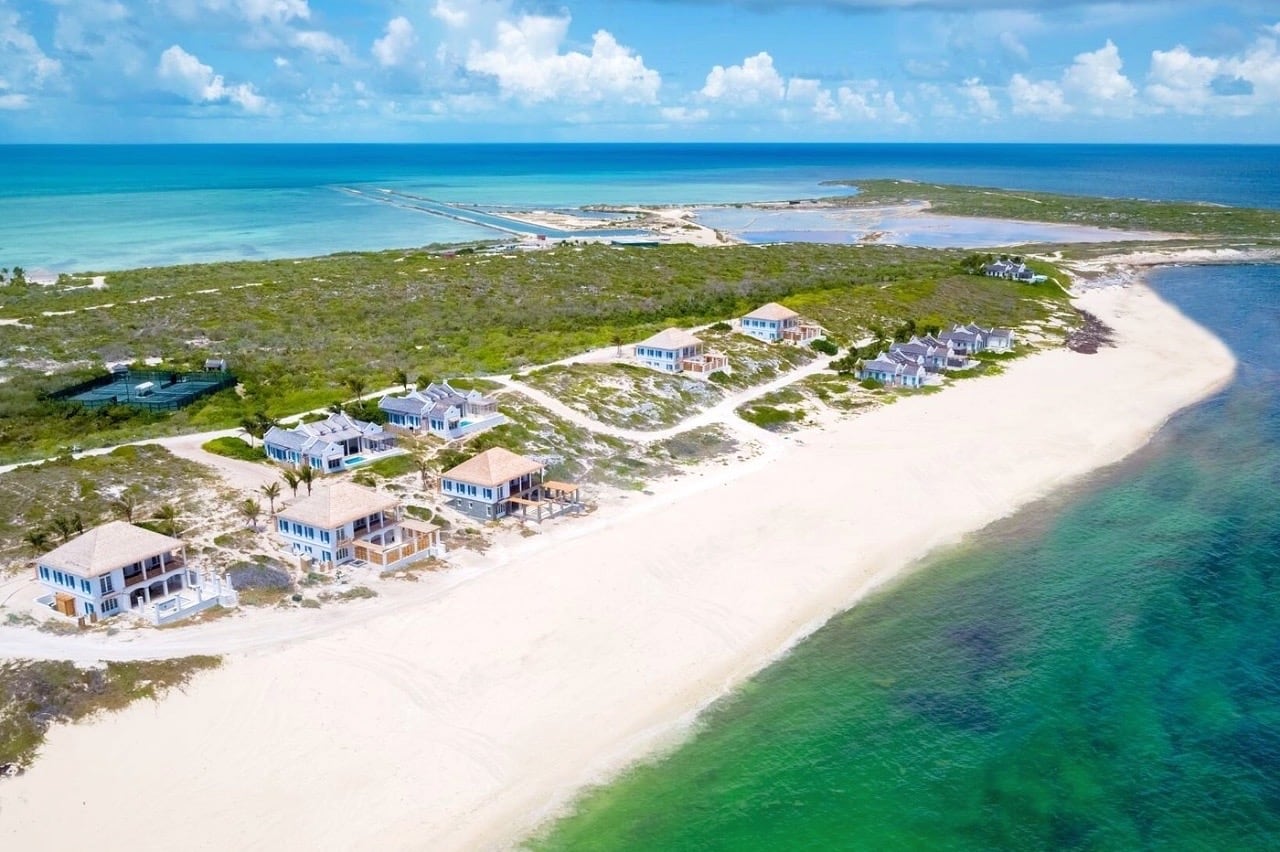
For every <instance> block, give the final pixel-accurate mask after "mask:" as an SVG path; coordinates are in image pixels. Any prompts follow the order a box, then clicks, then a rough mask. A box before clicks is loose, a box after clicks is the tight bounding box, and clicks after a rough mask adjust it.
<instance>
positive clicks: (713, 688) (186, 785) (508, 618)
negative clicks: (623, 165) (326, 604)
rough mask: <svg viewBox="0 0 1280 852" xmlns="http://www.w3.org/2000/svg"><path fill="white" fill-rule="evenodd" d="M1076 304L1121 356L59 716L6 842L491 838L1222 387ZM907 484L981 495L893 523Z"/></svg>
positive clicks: (1009, 376)
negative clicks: (170, 830) (141, 818)
mask: <svg viewBox="0 0 1280 852" xmlns="http://www.w3.org/2000/svg"><path fill="white" fill-rule="evenodd" d="M1082 301H1083V303H1084V304H1083V307H1085V308H1087V309H1088V310H1090V311H1091V312H1093V313H1095V314H1096V315H1098V316H1099V317H1101V318H1103V319H1104V320H1105V321H1107V322H1109V323H1111V324H1112V325H1113V326H1114V327H1115V329H1116V331H1117V334H1118V339H1119V340H1120V341H1121V345H1120V346H1119V347H1118V348H1114V349H1105V350H1103V351H1102V352H1100V353H1099V354H1097V355H1091V356H1090V355H1077V354H1074V353H1071V352H1069V351H1065V350H1055V351H1051V352H1046V353H1042V354H1039V355H1036V356H1033V357H1031V358H1027V359H1025V360H1023V361H1019V362H1015V363H1013V364H1011V365H1010V366H1009V368H1008V370H1007V372H1006V373H1004V374H1003V375H1000V376H997V377H994V378H990V379H984V380H981V381H974V382H967V383H961V384H959V385H957V386H955V387H953V388H951V389H949V390H948V391H947V392H946V393H944V394H937V395H930V396H918V397H910V398H906V399H903V400H901V401H900V402H898V403H897V404H895V405H892V406H885V407H883V408H879V409H877V410H874V411H872V412H869V413H867V414H865V415H863V416H861V417H858V418H854V419H852V420H849V421H847V422H843V423H840V424H839V425H837V426H835V427H833V428H830V429H829V430H827V431H825V432H820V433H816V434H806V443H805V445H803V446H796V445H795V444H794V442H788V443H787V444H786V445H785V446H784V447H783V448H781V449H779V450H778V451H777V452H776V453H773V454H768V455H766V456H762V457H760V458H759V459H754V460H752V461H748V462H745V463H742V464H741V465H738V466H735V467H734V468H730V469H728V472H727V473H726V474H725V476H724V477H721V478H715V477H708V478H706V479H699V478H691V479H690V480H689V481H688V482H685V483H684V484H682V485H681V486H680V487H677V488H674V489H672V491H671V492H669V493H668V494H667V495H666V496H665V497H664V498H662V499H657V500H654V501H653V502H650V503H645V504H642V505H641V507H640V508H639V509H638V510H636V511H633V512H630V513H627V514H625V515H620V516H617V517H615V518H608V517H601V516H594V517H592V518H589V519H587V520H586V521H584V523H583V525H582V526H581V527H578V526H576V525H572V524H567V525H565V526H564V527H563V529H564V530H565V531H572V532H571V533H570V534H567V535H564V536H562V537H559V538H553V537H551V536H548V537H546V538H547V539H548V541H543V540H542V538H541V537H540V538H539V539H534V540H532V541H534V542H536V543H537V544H538V545H539V547H538V549H534V550H530V551H529V552H527V553H520V552H518V551H517V550H513V551H512V556H513V557H514V558H512V559H511V560H510V561H509V562H508V563H507V564H506V565H504V566H502V567H501V568H498V569H495V570H491V571H487V572H484V573H479V574H477V575H475V576H474V577H473V578H472V579H470V580H469V581H467V582H464V583H460V584H458V585H457V586H456V587H455V588H453V589H451V590H450V591H449V593H448V594H442V595H439V596H438V597H435V598H433V599H431V600H426V601H423V602H422V604H421V605H420V606H417V607H407V608H402V609H397V610H395V611H390V612H387V613H385V614H383V615H379V616H377V617H374V618H371V619H369V620H367V621H365V622H364V623H362V624H359V625H354V626H349V627H341V628H340V629H337V630H334V631H332V632H329V633H326V634H323V635H321V636H319V637H318V638H314V639H309V640H305V641H298V642H294V643H292V644H290V645H287V646H285V647H278V648H273V649H272V650H271V651H270V652H269V653H267V652H266V651H264V650H257V651H251V652H248V653H241V654H237V655H234V656H232V657H231V659H230V660H229V663H228V665H227V666H226V667H224V668H223V669H222V670H220V671H217V672H213V673H210V674H208V675H205V676H201V677H200V678H199V679H197V681H196V682H195V683H194V684H193V685H192V686H191V687H190V688H189V689H188V690H187V691H186V692H185V693H183V694H178V695H174V696H172V697H171V698H169V699H167V700H166V701H165V702H164V703H163V704H162V705H158V706H157V705H154V704H146V705H139V706H134V707H131V708H129V709H127V710H125V711H124V712H122V713H119V714H115V715H112V716H110V717H106V718H103V719H100V720H98V721H95V722H93V723H91V724H85V725H76V726H70V727H63V728H59V729H56V730H54V731H53V732H51V736H50V738H49V742H48V744H47V746H46V748H45V749H44V753H43V754H42V756H41V758H40V760H39V762H38V763H37V764H36V766H35V767H34V768H33V769H32V770H31V771H30V772H29V773H28V774H27V775H26V776H24V777H21V778H18V779H15V780H12V781H8V782H5V787H4V791H3V792H4V806H3V808H2V809H0V843H3V844H4V845H5V846H6V848H10V847H11V848H20V849H40V848H54V847H57V846H59V845H60V843H61V839H60V837H59V836H58V834H57V832H54V831H51V830H50V826H56V825H59V824H64V823H66V822H68V821H70V820H74V821H75V823H76V824H78V825H107V824H113V821H115V820H118V818H119V815H120V814H122V813H128V812H131V811H133V810H135V809H136V807H137V806H138V802H139V797H140V796H142V797H144V798H145V802H146V807H147V808H148V810H149V812H152V813H157V814H181V815H183V816H182V817H181V818H182V819H184V820H198V819H199V816H200V815H203V814H205V813H206V810H205V809H203V808H200V809H196V810H195V811H192V809H191V805H192V803H194V802H201V803H210V805H211V807H210V808H209V809H208V810H209V811H210V813H209V816H210V818H208V819H206V820H205V821H203V822H199V824H198V827H194V826H193V827H192V829H191V830H190V831H187V832H184V835H183V842H184V845H187V846H189V847H193V848H210V849H225V848H242V847H248V848H307V849H350V848H378V849H384V848H389V849H422V848H430V849H433V850H451V849H468V850H470V849H486V848H495V847H504V846H507V845H509V844H510V843H511V842H513V840H514V839H515V838H517V837H519V836H520V835H521V834H522V833H523V832H524V831H525V830H526V829H528V828H529V827H530V826H532V825H533V824H535V823H536V822H537V821H538V820H539V819H540V818H541V817H543V816H545V815H546V814H548V813H550V812H551V811H552V810H553V809H554V808H556V807H558V806H560V805H562V804H563V803H564V802H565V801H566V798H567V797H568V796H569V795H570V794H571V792H572V791H573V790H575V789H577V788H578V787H580V786H581V785H582V784H584V783H587V782H590V781H592V780H593V779H600V778H603V777H606V776H607V775H608V774H610V773H612V772H614V771H616V770H617V769H618V768H619V767H621V766H623V765H625V763H626V762H627V761H629V760H630V759H632V758H633V757H634V756H635V755H637V754H640V753H643V752H644V751H646V750H647V749H650V748H652V747H653V746H655V745H656V744H659V743H661V742H663V741H665V740H667V739H669V738H670V737H671V736H672V735H673V734H675V733H676V732H678V731H679V730H680V729H681V726H682V724H684V723H685V722H687V720H688V719H690V718H691V716H692V714H694V713H695V712H696V711H697V710H698V709H699V708H700V707H702V706H704V705H705V703H706V702H707V701H708V700H711V699H712V698H714V697H715V696H716V695H719V694H721V693H722V692H723V691H724V690H726V689H728V688H731V687H732V686H733V685H734V684H736V683H739V682H740V681H741V680H742V679H743V678H745V677H747V676H749V675H750V674H751V673H752V672H754V671H756V670H757V669H758V668H759V667H760V666H762V665H764V664H766V663H767V662H768V661H769V660H770V659H772V658H773V657H774V656H775V655H776V654H777V653H778V652H779V650H780V649H783V648H785V647H786V646H787V645H788V643H789V642H791V641H793V640H795V639H796V638H797V637H799V636H802V635H804V634H805V633H806V632H808V631H809V630H811V629H812V628H814V627H815V626H817V625H819V624H820V623H821V622H822V621H824V620H825V619H826V618H828V617H829V616H830V615H832V614H833V613H834V612H836V611H838V610H840V609H843V608H844V607H846V606H848V605H849V604H851V603H853V602H854V601H856V600H857V599H858V598H859V597H860V596H861V595H863V594H865V593H866V591H867V590H869V589H870V588H873V587H874V586H875V585H876V584H878V583H880V582H882V581H884V580H885V579H887V578H890V577H892V576H894V575H895V574H896V573H898V572H899V571H900V570H901V569H902V568H903V567H904V566H905V565H907V564H909V563H910V562H911V561H912V560H914V559H917V558H919V557H920V556H923V555H925V554H927V553H928V552H929V551H931V550H933V549H935V548H937V547H940V546H944V545H947V544H950V543H952V542H955V541H956V540H957V539H958V538H959V537H961V536H962V535H963V534H964V533H966V532H968V531H971V530H974V529H977V528H980V527H981V526H983V525H985V524H987V523H989V522H991V521H993V520H996V519H998V518H1000V517H1002V516H1004V515H1006V514H1008V513H1009V512H1010V511H1012V510H1013V509H1014V508H1015V507H1017V506H1019V505H1022V504H1025V503H1027V502H1028V501H1031V500H1034V499H1036V498H1038V497H1041V496H1043V495H1045V494H1046V493H1047V492H1049V491H1050V490H1052V489H1054V488H1056V487H1058V486H1060V485H1062V484H1064V483H1067V482H1070V481H1072V480H1075V479H1077V478H1079V477H1080V476H1082V475H1084V474H1086V473H1087V472H1089V471H1090V470H1092V469H1094V468H1096V467H1098V466H1100V465H1105V464H1108V463H1111V462H1114V461H1117V460H1119V459H1120V458H1122V457H1124V456H1125V455H1127V454H1128V453H1130V452H1132V451H1133V450H1134V449H1136V448H1138V447H1139V446H1141V445H1142V444H1143V443H1144V442H1145V441H1146V440H1147V439H1148V438H1149V436H1150V435H1151V434H1152V433H1153V432H1154V431H1155V430H1156V429H1157V428H1158V427H1159V426H1160V425H1161V423H1162V422H1163V421H1164V420H1165V418H1166V417H1167V416H1168V415H1169V414H1171V413H1172V412H1174V411H1176V410H1177V409H1179V408H1181V407H1183V406H1186V405H1188V404H1191V403H1193V402H1194V401H1196V400H1197V399H1199V398H1202V397H1203V396H1204V395H1205V394H1207V393H1209V392H1210V391H1212V390H1213V389H1214V388H1216V387H1218V386H1220V385H1221V384H1222V383H1223V382H1224V381H1226V380H1227V378H1228V377H1229V376H1230V375H1231V372H1232V370H1233V366H1234V361H1233V359H1232V357H1231V355H1230V353H1229V352H1228V351H1227V350H1226V348H1225V347H1224V346H1223V345H1222V344H1221V343H1220V342H1219V341H1217V340H1216V339H1214V338H1213V337H1212V336H1210V335H1209V334H1208V333H1207V332H1205V331H1204V330H1203V329H1201V328H1199V327H1198V326H1196V325H1195V324H1193V323H1191V322H1189V321H1188V320H1186V319H1185V318H1183V317H1182V316H1181V315H1180V314H1178V313H1177V311H1176V310H1174V309H1173V308H1171V307H1170V306H1168V305H1167V304H1165V303H1164V302H1162V301H1161V300H1160V299H1159V298H1158V297H1157V296H1156V295H1155V294H1153V293H1152V292H1151V291H1149V290H1147V289H1146V288H1142V287H1131V288H1127V289H1123V290H1121V289H1118V288H1111V289H1107V290H1099V291H1095V292H1091V293H1089V294H1087V295H1086V297H1084V299H1083V300H1082ZM1188 352H1192V353H1195V354H1194V357H1188V356H1187V353H1188ZM975 413H977V414H979V415H981V416H975ZM941 423H945V424H947V427H946V428H945V429H939V428H938V426H939V424H941ZM1028 434H1034V435H1035V440H1033V441H1028V440H1027V439H1026V435H1028ZM925 488H928V489H929V493H938V492H939V491H943V492H946V493H955V494H970V495H973V496H972V498H971V499H968V500H953V501H947V502H945V503H943V504H939V503H938V501H927V503H928V507H929V508H928V511H920V512H904V511H901V509H900V507H901V506H904V505H917V504H918V499H917V498H918V496H919V494H920V493H921V492H922V489H925ZM849 495H856V498H851V497H849ZM549 543H554V546H553V547H552V546H547V545H548V544H549ZM376 604H377V602H376V601H373V602H370V605H376ZM142 791H145V793H143V792H142ZM214 803H216V805H215V804H214ZM219 807H220V808H223V809H225V812H221V813H219V812H218V811H217V808H219ZM95 844H96V845H98V846H101V847H103V848H107V849H116V848H119V849H129V850H138V849H151V848H156V849H159V848H166V847H168V846H169V845H171V838H170V836H169V835H168V834H166V833H165V832H162V831H147V830H142V829H139V830H136V831H128V832H124V833H114V832H103V833H100V834H99V835H97V836H96V838H95Z"/></svg>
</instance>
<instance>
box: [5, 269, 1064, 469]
mask: <svg viewBox="0 0 1280 852" xmlns="http://www.w3.org/2000/svg"><path fill="white" fill-rule="evenodd" d="M961 256H962V255H961V253H960V252H956V251H941V250H930V249H909V248H899V247H891V246H822V245H781V246H769V247H757V246H734V247H726V248H717V249H714V250H709V249H699V248H696V247H691V246H661V247H655V248H631V249H625V250H619V249H616V248H612V247H608V246H586V247H569V246H566V247H562V248H557V249H554V250H549V251H544V252H530V253H522V254H519V255H516V256H512V257H481V256H478V255H460V256H457V257H441V256H437V255H434V254H431V253H429V252H426V251H409V252H405V251H390V252H373V253H344V254H337V255H331V256H328V257H320V258H311V259H307V260H302V261H293V260H280V261H246V262H239V263H212V264H202V265H189V266H176V267H166V268H155V269H136V270H128V271H123V272H112V273H109V274H107V277H106V282H107V288H106V290H105V291H98V290H73V289H70V288H67V287H63V286H56V285H55V286H51V287H26V288H9V289H11V290H13V292H12V293H9V292H6V294H5V304H4V306H3V309H0V318H21V319H22V321H23V323H24V325H12V324H5V325H0V352H4V353H6V356H7V357H6V358H5V359H4V361H3V363H2V364H0V379H4V380H5V381H2V382H0V462H3V461H6V460H18V459H21V458H31V457H34V456H37V455H50V454H56V453H57V452H58V451H59V448H62V447H66V446H69V445H70V444H73V443H79V444H81V445H82V446H85V447H92V446H102V445H105V444H109V443H119V442H120V441H121V440H122V439H125V438H136V437H147V436H154V435H161V434H172V433H177V432H191V431H197V430H200V429H210V428H216V427H225V426H232V425H235V424H238V423H239V422H240V421H241V420H242V419H244V418H245V417H249V416H252V415H253V414H254V413H255V412H258V411H262V412H265V413H266V414H267V415H268V416H272V417H279V416H282V415H285V414H292V413H295V412H298V411H303V410H308V409H313V408H321V407H324V406H326V405H329V404H331V403H334V402H337V401H340V400H342V399H346V398H348V397H349V394H348V392H347V389H346V388H345V387H344V385H343V380H344V379H345V378H349V377H356V378H358V379H360V380H362V381H363V382H364V383H365V384H366V386H367V387H379V386H387V385H392V384H395V374H396V371H397V370H404V371H406V372H407V373H409V375H411V376H413V377H415V378H416V377H418V376H422V375H426V376H436V377H442V376H467V375H474V374H483V373H498V372H508V371H512V370H519V369H521V368H523V367H526V366H528V365H531V364H540V363H548V362H551V361H555V360H558V359H560V358H564V357H566V356H570V355H573V354H574V353H577V352H581V351H584V350H587V349H591V348H595V347H600V346H607V345H608V344H609V343H610V342H611V341H612V339H613V338H614V336H615V335H616V336H619V337H621V338H622V339H624V340H628V341H634V340H641V339H643V338H645V337H647V336H649V335H650V334H652V333H653V332H655V331H658V330H660V329H661V328H663V327H665V326H668V325H673V324H676V325H683V326H694V325H699V324H702V323H706V322H714V321H716V320H722V319H726V318H729V317H734V316H740V315H742V314H744V313H746V312H747V311H748V310H750V309H752V308H755V307H757V306H759V305H760V304H762V303H764V302H769V301H785V303H786V304H787V305H789V306H790V307H792V308H794V309H796V310H799V311H801V312H802V313H804V314H806V315H808V316H810V317H811V318H813V319H814V320H817V321H818V322H821V323H822V324H823V325H825V326H827V327H828V328H829V329H831V330H832V331H833V333H834V334H835V335H836V336H837V337H839V338H841V339H857V336H858V335H859V334H861V332H862V331H863V330H864V329H866V328H868V327H869V326H870V324H873V323H887V324H893V323H895V322H897V321H900V320H902V319H906V318H916V319H920V318H923V317H926V316H928V315H932V314H936V315H938V316H941V317H944V318H963V319H965V320H968V319H972V320H975V321H978V322H983V323H988V324H993V323H994V324H1000V325H1016V324H1018V322H1019V321H1020V320H1022V319H1025V318H1029V317H1034V316H1038V315H1041V314H1043V313H1044V311H1043V309H1041V308H1039V307H1037V306H1036V304H1034V303H1038V302H1039V301H1040V300H1042V299H1046V298H1049V299H1052V298H1054V296H1053V293H1051V292H1049V290H1048V289H1046V290H1045V291H1044V292H1033V291H1032V289H1031V288H1025V289H1022V290H1019V289H1016V285H1015V286H1013V287H1010V286H1007V285H1008V282H1003V283H1002V282H996V281H994V280H987V281H978V280H974V279H975V277H974V276H967V277H957V275H956V271H957V268H958V263H959V259H960V257H961ZM317 279H320V280H319V281H317ZM248 285H252V286H248ZM1054 289H1056V288H1054ZM205 290H216V291H217V292H211V293H206V292H201V291H205ZM140 298H156V300H155V301H151V302H148V303H147V305H146V308H147V309H146V310H145V311H140V310H138V309H137V307H136V305H133V304H130V302H131V301H133V300H137V299H140ZM356 302H361V303H367V304H384V305H391V306H394V310H386V311H369V312H365V313H360V312H356V313H352V312H351V311H349V310H348V308H349V306H350V305H351V304H353V303H356ZM104 305H111V307H102V306H104ZM90 307H96V309H94V310H84V309H85V308H90ZM45 311H76V313H75V314H74V315H72V316H45V315H43V312H45ZM339 314H340V315H342V316H343V317H344V320H343V322H341V323H333V322H331V321H330V320H329V318H330V317H332V316H335V315H339ZM720 333H723V332H720ZM192 341H201V342H200V343H193V342H192ZM204 341H207V343H205V342H204ZM8 353H17V356H16V357H8ZM211 355H218V356H222V355H225V356H227V357H228V358H229V359H230V361H231V364H232V367H233V369H234V370H235V371H236V375H237V377H238V378H239V379H240V382H241V386H240V388H238V389H237V390H227V391H224V392H221V393H218V394H214V395H213V396H210V397H208V398H206V399H203V400H199V401H198V402H196V403H195V404H193V405H192V406H190V407H188V408H186V409H184V410H182V411H180V412H177V413H174V414H172V415H144V414H140V413H138V412H133V411H131V410H120V411H116V410H106V409H104V410H99V411H95V412H89V411H86V410H83V409H77V408H76V407H74V406H67V405H63V404H61V403H54V402H51V401H49V400H47V399H46V398H44V397H43V396H42V394H43V393H45V392H47V391H50V390H53V389H56V388H58V387H62V386H65V385H66V384H68V383H70V382H71V381H74V380H75V379H77V378H80V377H83V376H84V375H86V374H88V373H91V372H92V371H93V370H95V369H97V366H96V365H98V364H100V363H101V362H102V361H104V360H122V359H128V358H138V357H146V356H154V357H160V358H163V359H164V364H165V366H166V367H171V368H173V369H181V368H184V367H189V366H195V365H198V364H199V363H200V362H202V361H203V359H204V358H206V357H209V356H211ZM51 369H52V370H53V371H54V375H46V373H48V372H49V371H50V370H51ZM736 369H737V367H736V366H735V370H736ZM458 384H459V386H463V385H465V384H466V382H465V381H463V380H459V383H458ZM486 389H489V388H486Z"/></svg>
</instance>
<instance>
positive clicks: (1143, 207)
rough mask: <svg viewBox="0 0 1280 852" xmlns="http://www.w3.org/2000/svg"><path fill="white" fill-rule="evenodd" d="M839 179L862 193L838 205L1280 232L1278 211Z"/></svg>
mask: <svg viewBox="0 0 1280 852" xmlns="http://www.w3.org/2000/svg"><path fill="white" fill-rule="evenodd" d="M837 183H842V184H848V185H854V186H857V187H858V194H857V195H856V196H853V197H851V198H839V199H836V201H837V202H838V203H841V204H845V205H848V206H861V205H867V204H885V203H894V202H904V201H928V202H929V205H930V212H932V213H939V214H942V215H950V216H986V217H991V218H996V219H1019V220H1022V221H1027V222H1058V223H1064V224H1070V225H1091V226H1094V227H1098V228H1118V229H1122V230H1143V231H1159V232H1161V233H1168V234H1194V235H1197V236H1215V237H1217V236H1227V237H1237V238H1238V237H1263V238H1266V237H1273V236H1274V235H1275V234H1276V232H1277V231H1280V211H1277V210H1263V209H1252V208H1246V207H1225V206H1222V205H1217V204H1200V203H1195V202H1179V201H1140V200H1137V199H1130V198H1093V197H1086V196H1079V195H1057V194H1054V193H1048V192H1022V191H1016V192H1015V191H1011V190H1002V189H989V188H985V187H972V186H947V185H939V184H932V183H917V182H915V181H899V180H866V181H864V180H857V181H838V182H837Z"/></svg>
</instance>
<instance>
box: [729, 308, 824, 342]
mask: <svg viewBox="0 0 1280 852" xmlns="http://www.w3.org/2000/svg"><path fill="white" fill-rule="evenodd" d="M738 329H739V330H740V331H741V332H742V333H743V334H749V335H751V336H752V337H754V338H757V339H759V340H763V341H765V342H767V343H775V342H777V341H779V340H787V341H790V342H792V343H806V342H808V341H810V340H815V339H817V338H819V337H822V335H823V330H822V326H820V325H815V324H814V323H811V322H805V321H804V320H802V319H801V318H800V315H799V314H798V313H796V312H795V311H793V310H791V309H790V308H788V307H787V306H785V305H780V304H778V303H777V302H769V303H768V304H767V305H761V306H760V307H758V308H756V309H755V310H754V311H752V312H751V313H749V314H747V315H746V316H744V317H742V318H741V319H739V320H738Z"/></svg>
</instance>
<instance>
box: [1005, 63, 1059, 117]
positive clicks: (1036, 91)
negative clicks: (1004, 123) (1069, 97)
mask: <svg viewBox="0 0 1280 852" xmlns="http://www.w3.org/2000/svg"><path fill="white" fill-rule="evenodd" d="M1009 101H1010V102H1011V103H1012V105H1013V111H1014V112H1015V113H1017V114H1018V115H1035V116H1039V117H1041V118H1061V117H1062V116H1064V115H1066V114H1067V113H1069V112H1070V111H1071V107H1069V106H1067V102H1066V99H1065V98H1064V97H1063V94H1062V87H1061V86H1059V85H1058V84H1057V83H1055V82H1053V81H1052V80H1044V81H1040V82H1032V81H1031V80H1028V79H1027V78H1026V77H1024V76H1022V75H1021V74H1014V75H1013V78H1012V79H1011V80H1009Z"/></svg>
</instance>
